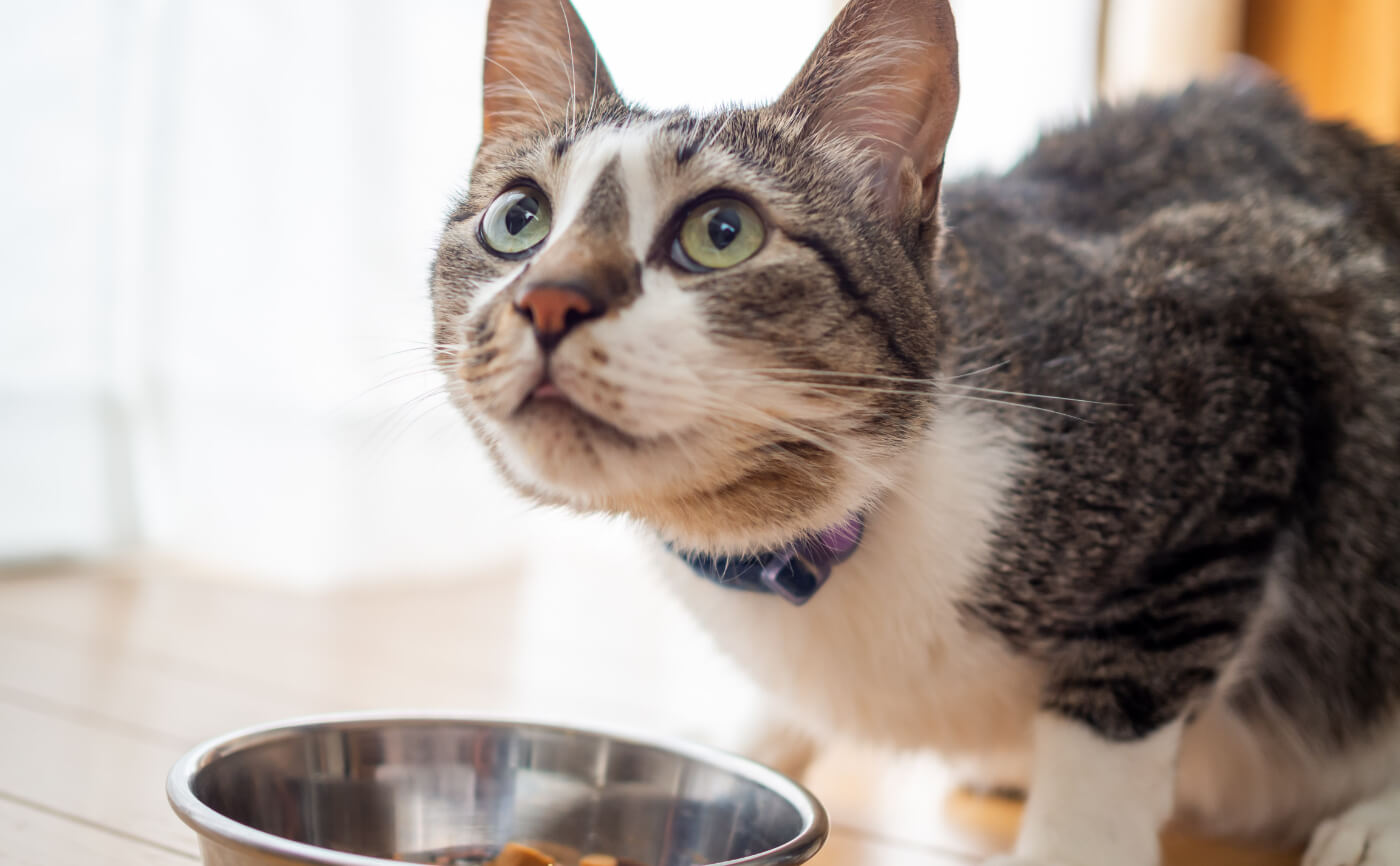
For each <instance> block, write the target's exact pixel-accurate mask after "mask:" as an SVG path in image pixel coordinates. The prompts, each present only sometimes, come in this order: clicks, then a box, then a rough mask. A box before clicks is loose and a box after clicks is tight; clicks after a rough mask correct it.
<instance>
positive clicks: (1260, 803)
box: [431, 0, 1400, 866]
mask: <svg viewBox="0 0 1400 866" xmlns="http://www.w3.org/2000/svg"><path fill="white" fill-rule="evenodd" d="M957 51H958V49H957V40H956V35H955V28H954V21H953V18H952V14H951V11H950V9H949V7H948V3H947V2H946V0H851V2H850V3H849V5H848V6H847V7H846V8H845V9H844V10H843V11H842V12H841V13H840V15H839V16H838V17H837V19H836V21H835V23H834V24H833V25H832V26H831V28H830V30H829V31H828V32H827V34H826V35H825V36H824V37H823V39H822V41H821V42H820V44H819V45H818V46H817V48H816V49H815V51H814V53H813V54H812V55H811V57H810V58H809V59H808V61H807V62H806V64H805V65H804V66H803V68H802V69H801V70H800V71H799V72H798V73H797V75H796V78H795V79H794V80H793V81H792V83H791V85H790V86H789V87H788V88H787V90H786V91H785V92H784V93H783V94H782V95H781V96H780V97H779V98H778V99H777V100H776V101H775V102H774V103H772V104H770V105H765V106H761V107H754V108H731V109H726V110H721V111H717V112H714V113H710V114H696V113H691V112H688V111H684V110H679V111H665V112H657V111H649V110H646V109H643V108H640V107H636V106H632V105H629V104H627V103H626V102H624V101H623V99H622V98H621V97H620V96H619V94H618V92H617V90H616V88H615V86H614V84H613V82H612V79H611V77H610V76H609V74H608V71H607V67H606V65H605V64H604V63H603V61H602V59H601V58H600V57H599V56H598V53H597V50H596V48H595V46H594V44H593V41H592V39H591V38H590V36H589V34H588V31H587V29H586V28H585V26H584V24H583V22H582V21H581V20H580V19H579V17H578V15H577V13H576V12H575V11H574V9H573V8H572V7H571V6H570V5H569V3H568V2H567V0H493V2H492V3H491V6H490V11H489V14H488V35H487V43H486V63H485V81H484V123H483V139H482V145H481V149H480V151H479V153H478V155H477V158H476V161H475V164H474V167H473V169H472V174H471V180H470V186H469V189H468V191H467V192H466V193H465V195H464V196H463V197H462V198H461V200H460V202H458V204H457V205H456V206H455V208H454V209H453V211H452V213H451V215H450V217H449V218H448V221H447V224H446V227H445V228H444V230H443V233H442V236H441V240H440V245H439V248H438V251H437V256H436V260H435V263H434V266H433V271H432V280H431V295H432V302H433V307H434V329H435V330H434V339H435V345H436V346H437V349H436V358H437V362H438V364H439V366H440V367H441V369H442V370H443V372H444V373H445V375H446V377H447V380H448V384H449V389H450V391H451V393H452V395H453V400H454V402H455V403H456V404H457V406H458V407H459V408H460V409H461V411H462V413H463V414H464V416H465V418H466V420H467V421H468V423H469V424H470V426H471V427H472V428H473V429H474V431H475V432H476V433H477V434H478V435H479V437H480V439H481V440H482V441H483V442H484V443H485V445H486V447H487V450H488V451H489V453H490V455H491V457H492V459H493V460H494V462H495V463H496V464H497V466H498V467H499V469H500V472H501V474H502V475H503V476H504V478H505V479H507V480H508V482H509V483H510V484H512V485H513V486H514V487H515V488H517V489H518V490H520V491H522V492H523V493H525V494H526V495H528V496H530V497H532V498H533V499H535V500H537V501H539V502H541V503H549V504H556V505H563V506H567V507H569V508H572V509H574V510H577V511H580V512H605V513H609V514H615V515H624V516H627V517H630V518H632V519H633V520H635V521H636V522H637V523H639V524H640V525H642V526H644V527H646V528H647V529H648V531H649V532H651V533H652V534H653V535H654V536H655V538H656V540H657V545H656V546H657V550H658V557H659V560H658V561H659V562H661V563H662V566H661V568H660V570H661V571H662V572H663V573H664V575H665V579H666V580H667V581H668V582H669V583H670V584H671V585H672V586H673V588H674V589H675V591H676V592H677V593H679V594H680V595H681V596H683V597H684V599H685V601H686V602H687V604H688V606H689V608H690V609H691V610H692V611H693V612H694V614H695V615H696V616H697V617H698V619H699V620H700V621H701V622H702V623H703V624H704V625H706V626H707V627H708V629H709V630H710V631H711V632H712V633H713V635H714V636H715V638H716V639H717V643H718V644H719V645H720V646H721V647H723V648H724V649H725V650H727V651H728V652H729V653H731V654H732V655H733V656H734V658H736V659H737V660H739V662H740V663H741V664H742V665H743V666H744V667H745V668H746V669H747V670H748V671H749V673H750V674H751V675H752V676H753V677H754V678H755V679H756V680H757V681H758V682H759V683H761V684H762V685H763V686H764V688H765V689H766V691H767V693H768V694H769V695H770V696H771V698H772V702H773V705H774V714H775V716H774V717H775V722H774V727H772V728H771V729H770V731H769V734H768V736H767V737H766V738H765V741H766V742H767V743H768V744H769V745H770V746H772V745H774V744H777V745H778V746H780V747H781V748H780V749H778V750H776V751H772V750H770V751H766V752H764V753H763V754H762V755H760V757H765V758H767V759H769V760H772V761H775V762H777V763H779V764H782V765H783V766H784V768H785V769H788V770H790V771H792V772H800V770H801V768H802V764H803V762H804V761H805V760H806V759H807V758H808V757H809V756H810V754H811V753H812V749H813V747H814V744H815V743H817V742H819V741H821V740H822V739H823V738H825V737H828V736H845V737H854V738H859V739H863V740H866V741H869V742H871V743H879V744H885V745H889V746H895V747H909V748H928V749H933V750H936V751H938V752H941V753H942V754H944V755H946V756H948V757H949V758H950V759H959V760H961V759H970V760H973V761H974V762H976V761H977V760H979V759H985V761H984V763H985V766H986V767H987V768H988V772H989V773H990V774H991V775H988V776H987V777H986V779H985V780H984V781H986V782H987V783H988V784H997V785H1014V786H1025V787H1026V789H1027V790H1028V792H1029V794H1028V801H1027V805H1026V810H1025V816H1024V820H1023V823H1022V828H1021V830H1020V834H1019V836H1018V839H1017V842H1016V846H1015V850H1014V853H1012V854H1010V855H1007V856H1005V857H1003V858H1001V859H998V860H996V862H997V863H1000V864H1021V866H1070V864H1076V866H1098V864H1114V866H1148V864H1154V863H1157V862H1158V861H1159V856H1160V855H1159V853H1158V831H1159V829H1160V827H1161V826H1162V825H1163V824H1164V822H1166V821H1168V820H1169V819H1172V818H1175V819H1176V820H1179V821H1184V822H1191V823H1194V824H1196V825H1199V826H1201V827H1202V828H1203V829H1204V830H1206V831H1209V832H1214V833H1220V834H1225V835H1231V836H1237V837H1253V838H1266V839H1272V840H1276V841H1280V842H1297V843H1299V844H1303V843H1308V849H1307V853H1306V855H1305V858H1304V862H1305V863H1306V864H1308V866H1340V864H1353V863H1366V864H1371V866H1378V864H1379V866H1387V864H1388V866H1395V864H1400V719H1398V718H1397V714H1400V154H1397V151H1396V150H1395V149H1392V148H1387V147H1384V146H1380V145H1377V144H1374V143H1372V142H1370V141H1368V140H1367V139H1366V138H1365V137H1364V136H1363V135H1362V134H1360V133H1358V132H1356V131H1353V130H1351V129H1350V128H1348V127H1346V126H1343V125H1326V124H1320V123H1316V122H1313V121H1310V120H1308V119H1305V117H1304V115H1303V114H1302V112H1301V111H1300V109H1299V108H1298V107H1297V106H1296V105H1295V104H1294V102H1293V100H1292V98H1291V97H1290V95H1289V94H1288V93H1287V92H1286V91H1285V90H1284V89H1283V88H1282V87H1281V86H1279V85H1277V84H1274V83H1270V82H1261V81H1245V80H1242V79H1241V80H1233V81H1225V82H1221V83H1217V84H1205V85H1197V86H1193V87H1192V88H1190V89H1188V90H1186V91H1185V92H1183V93H1180V94H1177V95H1175V96H1171V97H1165V98H1157V99H1145V100H1142V101H1138V102H1134V103H1129V104H1124V105H1120V106H1114V107H1108V106H1105V107H1100V108H1099V109H1098V110H1097V111H1096V113H1095V115H1094V116H1093V117H1092V118H1091V119H1090V120H1088V121H1086V122H1083V123H1080V124H1078V125H1074V126H1070V127H1068V128H1064V129H1061V130H1058V131H1054V132H1051V133H1048V134H1047V135H1045V136H1044V137H1043V139H1042V140H1041V141H1040V142H1039V144H1038V145H1037V146H1036V147H1035V148H1034V150H1033V151H1032V152H1031V153H1030V154H1029V155H1027V156H1026V157H1025V158H1024V160H1023V161H1022V162H1020V163H1019V164H1018V165H1017V166H1016V167H1015V168H1013V169H1012V170H1011V171H1010V172H1009V173H1007V174H1006V175H1005V176H1003V177H978V178H973V179H971V180H966V181H962V182H957V183H952V182H950V183H948V184H946V185H945V184H944V183H943V168H944V159H943V156H944V149H945V145H946V142H947V139H948V135H949V132H950V130H951V129H952V126H953V120H954V115H955V113H956V109H957V103H958V60H957ZM1309 838H1310V842H1309Z"/></svg>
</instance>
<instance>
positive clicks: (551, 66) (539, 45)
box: [482, 0, 617, 139]
mask: <svg viewBox="0 0 1400 866" xmlns="http://www.w3.org/2000/svg"><path fill="white" fill-rule="evenodd" d="M482 81H483V84H484V88H483V106H482V107H483V113H482V130H483V137H484V138H486V139H491V138H493V137H496V136H499V135H502V134H504V133H506V132H508V131H522V130H524V131H529V130H541V129H547V128H549V127H550V126H552V125H554V124H555V123H560V124H564V125H566V126H567V125H570V124H573V123H575V122H577V121H578V120H579V119H580V118H583V117H586V116H587V115H588V114H589V111H590V109H591V108H592V107H593V106H595V105H597V104H598V103H599V102H600V101H603V100H606V99H607V98H609V97H616V96H617V90H616V88H614V87H613V83H612V78H611V77H610V76H609V75H608V69H607V67H606V66H604V65H603V60H602V58H600V57H599V56H598V48H597V46H595V45H594V44H593V37H591V36H589V35H588V28H586V27H584V26H583V20H582V19H580V18H579V17H578V12H576V11H575V10H574V7H573V5H572V4H571V3H570V2H569V0H491V10H490V12H488V13H487V16H486V68H485V69H484V70H483V73H482Z"/></svg>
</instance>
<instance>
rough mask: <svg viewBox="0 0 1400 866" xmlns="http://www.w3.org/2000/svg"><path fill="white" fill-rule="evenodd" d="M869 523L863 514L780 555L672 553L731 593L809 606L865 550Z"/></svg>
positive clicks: (800, 541)
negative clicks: (834, 570) (842, 565)
mask: <svg viewBox="0 0 1400 866" xmlns="http://www.w3.org/2000/svg"><path fill="white" fill-rule="evenodd" d="M864 533H865V518H864V517H862V516H861V515H859V514H854V515H852V516H850V517H848V518H847V519H846V520H845V521H844V522H842V523H838V524H836V525H835V526H829V527H827V528H826V529H823V530H821V531H820V532H817V533H815V534H813V535H809V536H804V537H803V538H801V539H799V540H798V541H795V542H793V543H792V544H789V545H788V546H787V547H784V548H781V549H779V550H772V551H767V552H764V553H758V554H753V555H751V556H715V555H713V554H709V553H690V552H686V551H681V550H676V549H675V548H674V547H673V548H671V549H672V551H674V552H675V554H676V555H677V556H679V557H680V558H681V559H682V560H684V561H685V564H686V565H688V566H690V568H691V570H692V571H694V572H695V573H696V574H698V575H700V576H701V577H703V578H705V579H706V580H710V581H713V582H714V583H717V584H719V585H720V586H723V587H728V588H730V589H742V590H747V591H749V592H767V593H771V594H773V595H778V596H781V597H782V598H784V599H786V600H787V601H789V602H791V603H792V604H795V605H802V604H806V603H807V602H808V601H809V600H810V599H811V598H812V596H814V595H816V594H817V590H819V589H821V587H822V584H824V583H826V579H827V578H828V577H830V576H831V569H832V567H833V566H835V565H837V564H838V563H841V562H845V561H846V560H847V559H849V558H850V556H851V554H853V553H855V552H856V548H857V547H859V546H860V539H861V536H862V535H863V534H864Z"/></svg>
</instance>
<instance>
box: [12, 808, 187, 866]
mask: <svg viewBox="0 0 1400 866" xmlns="http://www.w3.org/2000/svg"><path fill="white" fill-rule="evenodd" d="M0 861H3V862H4V863H6V864H9V866H59V864H74V866H77V864H84V866H86V864H103V866H192V864H195V863H197V862H198V857H197V856H196V855H195V854H193V853H191V852H189V851H184V850H179V851H173V850H169V849H166V848H162V847H160V846H156V845H151V844H149V843H147V842H145V841H143V840H141V839H138V838H135V837H133V836H131V835H130V834H128V833H124V832H121V831H116V830H112V829H108V828H101V827H94V826H92V825H90V824H87V823H85V822H82V821H76V820H73V819H72V818H70V817H68V816H65V815H59V814H55V813H53V812H51V811H49V810H47V809H43V808H35V807H34V806H32V805H30V804H26V803H22V802H18V801H15V800H11V799H8V798H4V797H0Z"/></svg>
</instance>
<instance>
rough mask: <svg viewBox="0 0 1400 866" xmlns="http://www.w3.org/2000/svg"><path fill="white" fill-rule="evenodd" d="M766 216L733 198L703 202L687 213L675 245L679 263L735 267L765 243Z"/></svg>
mask: <svg viewBox="0 0 1400 866" xmlns="http://www.w3.org/2000/svg"><path fill="white" fill-rule="evenodd" d="M763 237H764V230H763V220H761V219H759V218H758V214H756V213H754V210H753V208H751V207H749V206H748V205H746V204H744V203H743V202H741V201H738V200H736V199H732V198H716V199H710V200H709V201H706V202H701V203H700V204H699V205H698V206H697V207H696V208H695V209H694V210H692V211H691V212H690V213H688V214H686V217H685V222H684V223H682V224H681V231H680V234H678V235H676V242H675V244H674V245H672V247H671V258H672V259H674V260H675V262H676V264H678V265H680V266H681V267H683V268H685V269H686V270H691V271H717V270H721V269H723V268H732V267H734V266H735V265H737V264H739V263H740V262H742V261H745V260H747V259H748V258H750V257H751V256H752V255H753V254H754V253H756V252H758V248H759V247H761V246H763Z"/></svg>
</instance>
